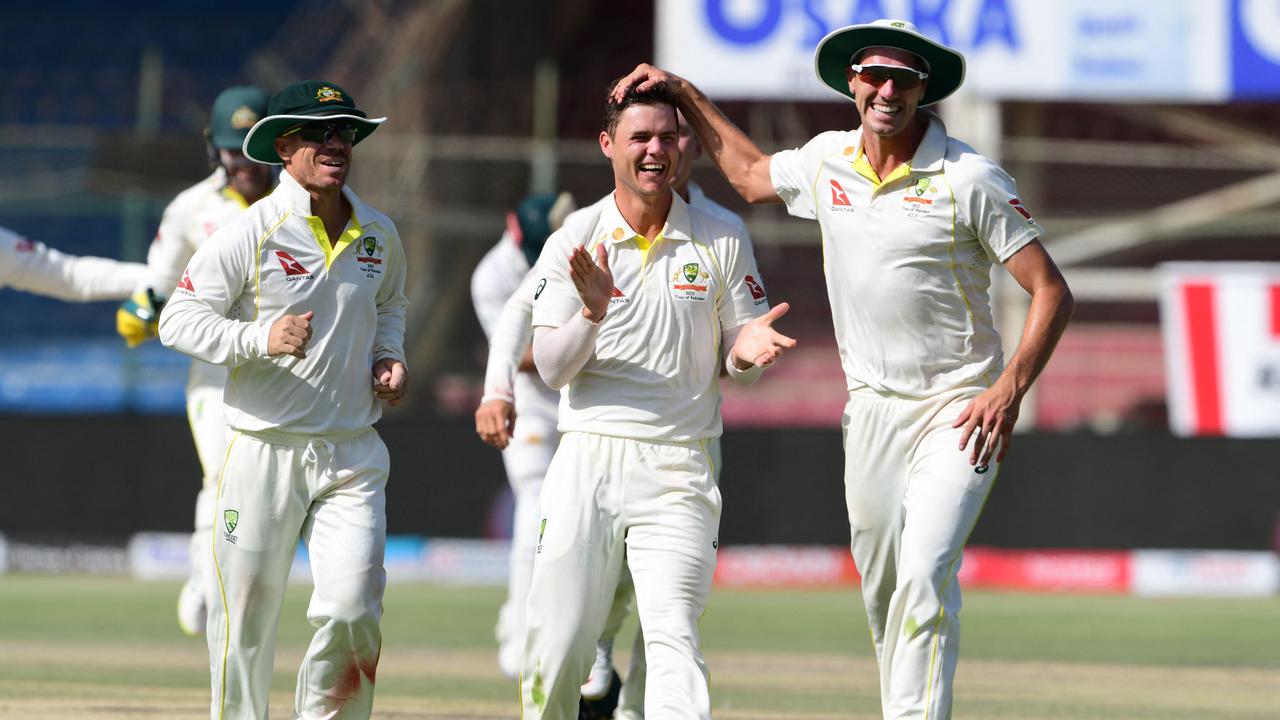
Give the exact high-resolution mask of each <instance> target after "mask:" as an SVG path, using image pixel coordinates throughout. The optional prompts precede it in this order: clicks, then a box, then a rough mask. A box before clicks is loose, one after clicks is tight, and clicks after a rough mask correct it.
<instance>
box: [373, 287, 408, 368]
mask: <svg viewBox="0 0 1280 720" xmlns="http://www.w3.org/2000/svg"><path fill="white" fill-rule="evenodd" d="M407 305H408V302H407V301H406V302H405V304H403V305H384V306H382V307H379V308H378V329H377V330H376V331H374V334H373V359H374V361H375V362H376V361H378V360H382V359H384V358H390V359H392V360H399V361H400V362H405V355H404V326H405V315H406V311H407Z"/></svg>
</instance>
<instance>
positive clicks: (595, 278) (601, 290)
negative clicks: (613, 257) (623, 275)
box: [569, 243, 613, 323]
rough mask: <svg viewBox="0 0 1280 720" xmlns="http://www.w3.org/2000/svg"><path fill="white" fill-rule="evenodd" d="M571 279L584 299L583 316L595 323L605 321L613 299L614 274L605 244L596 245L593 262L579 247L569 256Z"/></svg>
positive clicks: (584, 249)
mask: <svg viewBox="0 0 1280 720" xmlns="http://www.w3.org/2000/svg"><path fill="white" fill-rule="evenodd" d="M569 277H570V278H572V279H573V286H574V288H576V289H577V291H578V297H579V298H581V299H582V314H583V316H584V317H586V318H587V319H588V320H590V321H591V322H593V323H598V322H600V321H601V320H603V319H604V315H605V313H606V312H608V311H609V299H610V298H612V297H613V273H612V272H610V270H609V253H608V251H607V250H606V249H605V246H604V243H600V244H599V245H596V259H595V261H594V262H593V261H592V260H591V255H590V254H589V253H588V252H587V250H586V248H584V247H582V246H581V245H579V246H578V247H576V248H574V249H573V253H572V254H570V255H569Z"/></svg>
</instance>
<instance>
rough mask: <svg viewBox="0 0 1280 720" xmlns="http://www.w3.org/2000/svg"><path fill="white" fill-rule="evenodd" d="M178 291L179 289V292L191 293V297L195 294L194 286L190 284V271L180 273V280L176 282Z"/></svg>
mask: <svg viewBox="0 0 1280 720" xmlns="http://www.w3.org/2000/svg"><path fill="white" fill-rule="evenodd" d="M178 289H179V290H186V291H187V292H189V293H191V294H193V295H194V294H195V292H196V286H195V285H192V284H191V273H190V271H187V270H183V271H182V279H181V280H179V281H178Z"/></svg>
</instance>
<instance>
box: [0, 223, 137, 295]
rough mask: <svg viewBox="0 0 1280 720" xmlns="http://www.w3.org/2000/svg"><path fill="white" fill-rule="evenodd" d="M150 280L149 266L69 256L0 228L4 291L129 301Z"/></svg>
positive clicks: (0, 281)
mask: <svg viewBox="0 0 1280 720" xmlns="http://www.w3.org/2000/svg"><path fill="white" fill-rule="evenodd" d="M146 277H147V266H146V265H142V264H140V263H128V262H120V261H119V260H109V259H107V258H100V257H81V256H77V255H68V254H66V253H61V252H58V251H57V250H54V249H52V248H49V247H45V244H44V243H41V242H37V241H35V240H29V239H27V238H25V237H22V236H21V235H19V234H17V233H15V232H13V231H12V230H6V229H5V228H2V227H0V288H6V287H11V288H13V289H14V290H22V291H23V292H29V293H33V294H35V295H44V296H45V297H51V298H55V299H57V300H65V301H66V302H94V301H96V300H119V299H121V298H126V297H129V294H130V293H132V292H133V290H134V288H136V287H137V286H138V284H139V283H141V282H143V281H144V280H145V279H146Z"/></svg>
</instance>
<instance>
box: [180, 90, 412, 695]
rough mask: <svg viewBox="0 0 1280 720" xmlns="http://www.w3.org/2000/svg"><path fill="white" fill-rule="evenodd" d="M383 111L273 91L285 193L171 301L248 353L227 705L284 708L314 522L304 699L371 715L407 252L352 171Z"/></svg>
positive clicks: (227, 478)
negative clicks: (389, 419)
mask: <svg viewBox="0 0 1280 720" xmlns="http://www.w3.org/2000/svg"><path fill="white" fill-rule="evenodd" d="M384 120H385V118H378V119H374V120H370V119H366V116H365V113H364V112H363V111H360V110H358V109H357V108H356V106H355V103H354V101H353V100H352V99H351V97H350V96H349V95H347V93H346V92H345V91H343V90H342V88H340V87H338V86H337V85H334V84H332V83H325V82H318V81H307V82H303V83H297V84H295V85H291V86H289V87H286V88H285V89H283V90H281V91H280V92H279V93H276V94H275V95H273V96H272V97H271V99H270V101H269V103H268V116H267V117H265V118H263V119H261V120H259V121H258V123H257V124H255V125H254V127H253V128H252V129H251V130H250V131H249V135H248V136H247V137H246V138H245V142H244V153H245V155H246V156H248V157H249V158H250V159H252V160H255V161H258V162H263V163H279V162H281V161H283V164H284V173H283V174H282V175H281V176H280V184H279V186H278V187H277V188H276V190H275V192H273V193H272V194H271V195H269V196H268V197H266V198H264V199H263V200H261V201H259V202H258V203H256V204H255V205H253V206H252V207H251V208H250V209H249V210H247V211H245V212H244V213H243V214H241V215H240V216H238V217H236V218H235V219H233V220H232V221H231V222H230V223H228V224H227V225H225V226H223V227H222V228H221V229H219V230H218V231H217V232H216V233H215V234H214V236H213V237H212V238H211V239H210V240H209V241H208V242H207V243H205V244H204V245H203V246H202V247H201V248H200V249H199V250H197V251H196V253H195V255H194V256H193V257H192V258H191V263H190V265H189V266H188V269H187V273H186V274H185V275H184V276H183V279H182V281H181V282H180V283H179V285H178V289H177V290H176V291H175V293H174V295H173V297H172V298H170V300H169V301H168V302H167V303H166V305H165V308H164V311H163V313H162V314H161V317H160V339H161V341H163V342H164V343H165V344H166V345H169V346H171V347H174V348H176V349H178V350H181V351H183V352H186V353H188V354H190V355H192V356H193V357H196V358H199V359H201V360H204V361H206V362H211V363H217V364H221V365H226V366H228V367H230V368H232V370H231V373H230V375H229V376H228V379H227V385H226V393H225V397H224V401H225V404H226V407H227V420H228V425H229V426H230V428H231V430H232V436H231V439H230V440H229V442H228V448H227V455H226V459H225V461H224V462H223V466H222V473H221V476H220V478H219V480H218V491H217V498H216V502H215V517H216V527H215V528H214V539H213V566H214V571H215V575H216V578H217V583H218V588H217V593H218V602H215V603H214V604H213V605H212V606H211V607H210V609H209V620H208V629H207V637H208V640H209V656H210V663H211V670H212V688H213V702H212V706H211V717H212V718H214V719H215V720H218V719H222V720H230V719H231V718H245V719H249V718H252V719H253V720H266V718H267V717H268V709H267V692H268V690H269V689H270V685H271V672H272V665H273V660H274V655H275V636H276V625H277V623H278V620H279V615H280V606H281V602H282V601H283V598H284V590H285V584H286V582H287V580H288V575H289V567H290V564H291V561H292V560H293V555H294V551H295V549H296V548H297V544H298V541H299V539H301V540H302V541H303V542H305V543H306V545H307V549H308V554H309V558H310V562H311V570H312V577H313V579H314V581H315V590H314V592H313V594H312V596H311V604H310V606H309V607H308V610H307V618H308V620H309V621H310V622H311V624H312V626H314V627H315V628H316V633H315V635H314V637H313V638H312V641H311V646H310V647H309V648H308V650H307V652H306V655H305V657H304V658H303V661H302V668H301V670H300V671H299V673H298V682H297V693H296V699H295V703H294V714H295V717H298V718H305V719H307V720H311V719H313V718H361V719H363V718H368V717H369V715H370V713H371V712H372V704H373V683H374V678H375V676H376V672H377V664H378V656H379V653H380V651H381V645H382V637H381V631H380V629H379V623H380V619H381V613H382V595H383V589H384V587H385V584H386V572H385V570H384V569H383V554H384V550H385V546H386V497H385V487H386V481H387V475H388V472H389V460H388V457H387V449H386V446H385V445H383V443H382V441H381V439H380V438H379V437H378V434H377V433H376V432H375V431H374V430H373V428H372V425H373V423H374V422H375V421H376V420H377V419H378V418H379V417H380V416H381V407H380V404H379V401H380V400H382V401H386V402H388V403H390V404H393V405H394V404H396V403H397V402H399V400H400V399H401V397H402V396H403V394H404V391H405V388H406V381H407V372H406V369H405V365H404V351H403V343H404V319H405V310H406V306H407V304H408V303H407V300H406V298H405V295H404V278H405V260H404V251H403V248H402V247H401V245H400V239H399V237H398V236H397V234H396V230H395V226H394V225H392V223H391V221H390V220H388V219H387V217H386V216H385V215H383V214H381V213H379V212H378V211H376V210H374V209H373V208H371V207H369V206H368V205H366V204H365V203H363V202H362V201H361V200H360V199H359V198H358V197H356V195H355V194H354V193H353V192H351V190H350V188H347V187H345V182H346V177H347V173H348V171H349V168H350V163H351V155H352V146H353V145H354V144H356V143H357V142H359V141H361V140H362V139H364V138H365V137H367V136H368V135H369V133H371V132H372V131H373V130H374V129H376V128H377V126H378V125H379V124H380V123H382V122H383V121H384Z"/></svg>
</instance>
